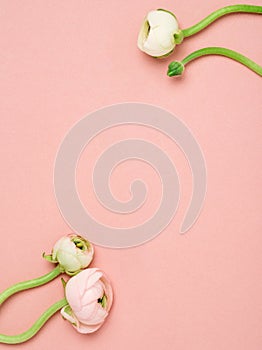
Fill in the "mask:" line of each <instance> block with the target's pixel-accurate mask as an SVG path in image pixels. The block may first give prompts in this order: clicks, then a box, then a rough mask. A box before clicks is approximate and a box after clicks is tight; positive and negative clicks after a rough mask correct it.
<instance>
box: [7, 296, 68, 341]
mask: <svg viewBox="0 0 262 350" xmlns="http://www.w3.org/2000/svg"><path fill="white" fill-rule="evenodd" d="M67 304H68V303H67V300H66V299H65V298H64V299H62V300H60V301H58V302H56V303H55V304H54V305H52V306H50V307H49V309H47V310H46V311H45V312H44V313H43V314H42V315H41V316H40V317H39V319H38V320H37V321H36V322H35V323H34V324H33V326H32V327H31V328H29V329H28V330H27V331H26V332H24V333H21V334H18V335H4V334H0V343H5V344H19V343H23V342H25V341H27V340H29V339H31V338H32V337H33V336H34V335H35V334H36V333H37V332H38V331H39V330H40V329H41V327H43V325H44V324H45V323H46V322H47V321H48V320H49V318H50V317H52V316H53V315H54V314H55V313H56V312H57V311H59V310H60V309H61V308H62V307H64V306H66V305H67Z"/></svg>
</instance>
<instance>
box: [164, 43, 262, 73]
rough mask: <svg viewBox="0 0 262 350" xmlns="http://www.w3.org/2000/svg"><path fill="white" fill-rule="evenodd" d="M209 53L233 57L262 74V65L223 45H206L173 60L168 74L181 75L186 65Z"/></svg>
mask: <svg viewBox="0 0 262 350" xmlns="http://www.w3.org/2000/svg"><path fill="white" fill-rule="evenodd" d="M207 55H219V56H224V57H228V58H231V59H232V60H234V61H237V62H239V63H241V64H243V65H244V66H246V67H247V68H249V69H251V70H252V71H253V72H255V73H256V74H258V75H260V76H262V67H261V66H260V65H258V64H257V63H255V62H254V61H252V60H250V59H249V58H248V57H246V56H244V55H241V54H240V53H238V52H236V51H233V50H229V49H226V48H223V47H206V48H203V49H200V50H197V51H194V52H192V53H191V54H190V55H188V56H187V57H185V58H184V59H183V60H182V61H180V62H179V61H174V62H171V63H170V64H169V66H168V71H167V75H168V76H170V77H172V76H175V75H181V74H182V73H183V71H184V69H185V65H186V64H188V63H189V62H192V61H193V60H195V59H197V58H199V57H202V56H207Z"/></svg>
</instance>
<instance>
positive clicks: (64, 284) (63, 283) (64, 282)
mask: <svg viewBox="0 0 262 350" xmlns="http://www.w3.org/2000/svg"><path fill="white" fill-rule="evenodd" d="M61 282H62V285H63V288H64V289H65V287H66V284H67V282H66V281H65V280H64V279H63V277H62V278H61Z"/></svg>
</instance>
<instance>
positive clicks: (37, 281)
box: [0, 265, 61, 305]
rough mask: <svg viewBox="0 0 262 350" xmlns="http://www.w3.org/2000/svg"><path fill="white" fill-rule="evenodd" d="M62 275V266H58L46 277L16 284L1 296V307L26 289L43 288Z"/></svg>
mask: <svg viewBox="0 0 262 350" xmlns="http://www.w3.org/2000/svg"><path fill="white" fill-rule="evenodd" d="M60 274H61V269H60V266H59V265H58V266H56V268H54V269H53V270H52V271H51V272H49V273H47V274H46V275H44V276H41V277H38V278H34V279H31V280H28V281H24V282H19V283H16V284H14V285H13V286H11V287H9V288H7V289H6V290H4V291H3V292H2V293H1V294H0V305H1V304H2V303H3V302H4V301H5V300H6V299H8V298H9V297H10V296H11V295H13V294H15V293H18V292H21V291H22V290H25V289H30V288H35V287H38V286H41V285H43V284H45V283H47V282H50V281H52V280H53V279H54V278H56V277H57V276H58V275H60Z"/></svg>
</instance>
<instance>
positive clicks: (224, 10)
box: [182, 5, 262, 38]
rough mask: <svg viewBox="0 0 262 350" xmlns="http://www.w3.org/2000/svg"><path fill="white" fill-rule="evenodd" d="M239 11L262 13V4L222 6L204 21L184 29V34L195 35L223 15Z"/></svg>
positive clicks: (185, 35)
mask: <svg viewBox="0 0 262 350" xmlns="http://www.w3.org/2000/svg"><path fill="white" fill-rule="evenodd" d="M239 12H244V13H257V14H262V6H254V5H232V6H226V7H222V8H221V9H219V10H217V11H215V12H212V13H211V14H210V15H209V16H207V17H206V18H204V19H202V21H200V22H198V23H197V24H195V25H193V26H192V27H189V28H187V29H183V30H182V32H183V34H184V37H185V38H187V37H189V36H191V35H194V34H196V33H198V32H200V31H201V30H202V29H204V28H206V27H207V26H209V25H210V24H211V23H213V22H214V21H215V20H217V19H218V18H220V17H222V16H225V15H228V14H230V13H239Z"/></svg>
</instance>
